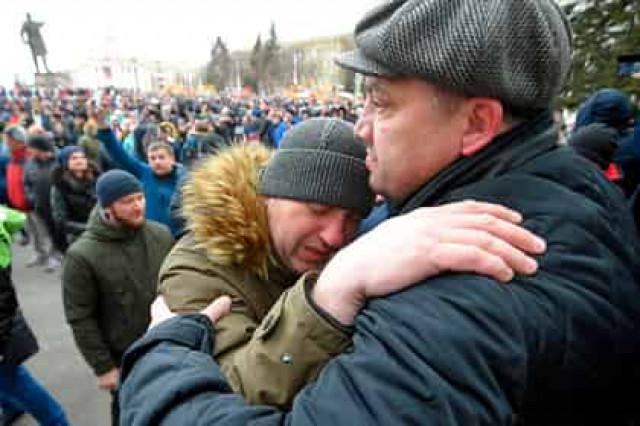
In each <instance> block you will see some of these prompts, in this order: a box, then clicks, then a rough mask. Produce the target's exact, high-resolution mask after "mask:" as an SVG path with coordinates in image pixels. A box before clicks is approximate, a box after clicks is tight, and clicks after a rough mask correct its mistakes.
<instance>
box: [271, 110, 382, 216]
mask: <svg viewBox="0 0 640 426" xmlns="http://www.w3.org/2000/svg"><path fill="white" fill-rule="evenodd" d="M353 130H354V129H353V125H352V124H350V123H348V122H346V121H342V120H338V119H328V118H318V119H313V120H308V121H304V122H302V123H300V124H297V125H296V126H294V127H293V128H292V129H291V130H289V131H288V132H287V134H286V135H285V136H284V138H283V140H282V144H281V145H280V148H279V149H278V150H277V151H276V152H275V153H274V154H273V156H272V157H271V159H270V160H269V162H268V163H267V166H266V168H265V169H264V170H263V171H262V174H261V176H260V184H259V193H260V194H262V195H266V196H270V197H275V198H287V199H291V200H298V201H305V202H311V203H318V204H325V205H330V206H335V207H341V208H344V209H347V210H350V211H355V212H357V213H360V214H361V215H363V216H366V215H367V214H369V211H370V210H371V207H372V205H373V201H374V195H373V192H372V191H371V189H370V188H369V172H368V170H367V167H366V163H365V159H366V156H367V151H366V147H365V145H364V143H363V142H362V141H360V140H359V139H357V138H356V136H355V135H354V131H353Z"/></svg>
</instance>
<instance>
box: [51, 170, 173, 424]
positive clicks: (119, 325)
mask: <svg viewBox="0 0 640 426" xmlns="http://www.w3.org/2000/svg"><path fill="white" fill-rule="evenodd" d="M96 194H97V198H98V206H97V207H96V208H95V209H94V211H93V213H92V214H91V216H90V218H89V222H88V223H87V229H86V231H85V232H84V233H83V234H82V235H81V236H80V238H78V239H77V240H76V241H75V242H74V243H73V244H72V245H71V247H70V248H69V250H68V251H67V254H66V256H65V259H64V265H63V271H62V285H63V301H64V310H65V316H66V319H67V322H68V323H69V326H70V327H71V330H72V331H73V337H74V339H75V342H76V345H77V346H78V349H79V350H80V353H81V354H82V355H83V357H84V359H85V360H86V361H87V363H88V364H89V366H90V367H91V369H92V370H93V371H94V373H95V375H96V377H97V380H98V383H97V386H98V388H100V389H102V390H107V391H113V390H114V389H115V387H116V384H117V382H118V374H119V373H118V371H119V367H120V360H121V357H122V354H123V353H124V350H125V349H126V348H127V347H128V346H129V345H130V344H131V343H132V342H133V341H135V340H136V339H137V338H138V337H140V336H141V335H142V334H144V332H145V330H146V327H147V325H148V322H149V314H148V312H149V306H150V305H151V302H152V301H153V298H154V296H155V294H156V279H157V276H158V271H159V270H160V265H161V264H162V261H163V260H164V258H165V256H166V255H167V253H168V252H169V250H170V249H171V247H172V245H173V239H172V238H171V234H170V233H169V230H168V229H167V228H166V227H165V226H164V225H161V224H159V223H156V222H153V221H151V220H145V214H144V207H145V199H144V193H143V188H142V185H141V184H140V181H139V180H138V179H137V178H136V177H135V176H133V175H132V174H130V173H128V172H125V171H122V170H111V171H109V172H106V173H104V174H102V175H101V176H100V177H99V178H98V181H97V183H96ZM115 415H116V416H117V414H115Z"/></svg>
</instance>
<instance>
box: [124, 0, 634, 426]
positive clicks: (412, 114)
mask: <svg viewBox="0 0 640 426" xmlns="http://www.w3.org/2000/svg"><path fill="white" fill-rule="evenodd" d="M355 38H356V47H357V49H356V50H355V51H354V52H350V53H347V54H345V55H343V56H340V57H339V58H338V59H337V62H338V64H339V65H341V66H343V67H345V68H348V69H351V70H354V71H356V72H359V73H362V74H364V75H365V76H366V89H367V90H366V94H367V97H366V103H365V112H364V115H363V116H362V117H361V118H360V121H359V122H358V124H357V125H356V133H357V135H358V136H360V138H362V139H363V140H364V141H365V142H366V144H367V148H368V153H367V159H366V164H367V168H368V170H369V171H370V177H369V183H370V185H371V187H372V189H373V190H374V192H376V193H378V194H381V195H383V196H384V197H385V198H386V199H387V200H388V202H389V206H387V207H388V212H389V214H390V216H398V217H394V218H390V219H388V220H387V221H386V222H383V223H381V224H380V225H379V226H378V227H376V228H375V229H373V230H372V231H371V232H370V233H369V234H367V235H364V236H363V237H361V238H360V239H359V240H356V242H355V243H354V244H352V245H350V246H349V247H347V248H346V249H344V250H343V251H342V252H340V253H339V254H338V255H337V256H336V257H335V258H334V260H332V261H331V262H329V264H328V265H327V266H326V268H325V269H324V270H323V272H322V273H321V274H320V275H319V276H318V278H317V279H316V280H315V281H314V282H312V283H310V284H309V285H310V287H311V290H310V293H311V298H312V299H313V301H314V303H315V305H316V306H317V307H318V309H320V310H322V311H323V312H324V313H325V314H327V315H328V316H329V317H331V318H333V319H334V320H335V321H338V322H339V323H340V324H342V325H343V326H351V327H354V335H353V338H352V339H353V342H354V345H353V348H352V350H350V351H347V352H345V353H343V354H342V355H339V356H338V357H336V358H335V359H333V360H332V361H331V362H329V364H327V366H326V367H325V368H324V369H323V370H322V371H321V373H320V375H319V377H318V380H317V381H316V382H315V383H314V384H311V385H309V386H307V387H305V388H304V389H303V390H302V391H301V392H300V393H299V394H298V396H297V397H296V399H295V400H294V403H293V404H292V407H291V409H290V410H287V411H282V410H278V409H277V408H275V407H268V406H267V407H265V406H259V407H256V406H250V405H247V404H246V402H245V401H243V400H242V399H241V398H239V397H237V396H235V397H234V396H231V395H229V394H230V389H229V387H228V385H227V384H226V381H225V379H224V375H223V374H222V373H221V371H220V369H219V367H218V366H217V365H216V364H215V363H213V362H212V361H211V358H210V356H208V355H207V353H206V350H205V349H203V348H207V347H208V345H209V344H210V343H211V340H214V339H215V335H214V334H213V333H212V332H211V321H213V322H215V321H217V320H218V319H219V318H220V317H221V316H222V315H224V313H225V312H226V310H227V309H228V303H229V302H228V300H225V299H224V298H221V299H219V300H218V301H216V302H214V304H212V305H210V306H209V307H208V308H207V309H205V310H204V311H203V313H204V315H193V316H183V317H176V318H171V319H169V320H167V321H165V322H162V323H160V324H159V325H157V326H156V327H155V328H153V329H152V330H151V331H150V332H149V333H148V334H147V335H146V336H145V338H144V339H142V340H141V341H139V342H137V343H136V344H135V345H134V346H133V347H132V350H131V351H130V352H128V354H127V355H126V356H125V359H124V362H123V377H124V381H123V385H122V393H121V402H122V404H123V409H124V410H127V409H128V408H129V407H133V406H136V398H137V397H139V396H141V395H142V393H143V392H144V391H148V392H149V391H150V390H151V389H154V390H156V391H158V390H160V389H162V388H161V386H162V384H164V383H166V382H167V380H168V378H169V377H171V378H173V377H176V374H175V369H176V368H179V369H180V371H181V375H180V377H181V378H183V380H180V381H176V382H173V383H172V385H171V386H170V388H169V389H163V392H161V393H158V392H155V393H154V395H153V396H150V395H149V394H147V398H148V401H150V404H152V405H151V406H148V407H147V408H148V410H147V411H145V412H142V410H138V411H137V412H135V413H134V412H130V413H129V414H130V415H131V417H130V418H131V419H134V420H135V424H151V423H153V422H162V423H163V424H189V423H196V422H202V423H206V424H243V425H250V424H261V425H276V424H278V425H280V424H291V425H312V424H313V425H343V424H344V425H374V424H379V425H404V424H407V425H417V424H420V425H432V424H443V425H444V424H446V425H449V424H452V425H453V424H456V425H471V424H474V425H475V424H478V425H512V424H533V425H604V424H606V425H629V424H633V423H632V421H631V418H632V417H633V411H634V409H635V405H637V404H636V401H635V398H636V396H635V394H636V392H635V391H634V390H633V389H632V388H631V385H635V383H637V380H638V376H639V374H638V369H639V363H638V359H640V289H639V288H638V285H637V283H638V282H639V279H640V264H639V263H638V261H637V253H638V250H639V249H640V247H639V244H638V241H637V237H636V235H637V232H636V230H635V227H634V223H633V220H632V217H631V215H630V212H629V211H628V209H627V207H626V205H625V203H624V200H623V198H622V196H621V195H620V194H619V193H618V191H617V190H616V189H615V188H614V187H612V185H611V184H610V183H609V182H607V180H606V177H605V176H603V174H602V173H601V172H600V171H599V170H597V168H596V167H595V166H594V165H593V164H591V163H590V162H589V161H588V160H586V159H584V158H581V157H580V156H578V155H576V154H575V153H574V152H572V151H571V149H569V148H567V147H561V146H559V145H558V133H557V129H556V128H555V127H554V123H553V118H552V114H551V107H552V103H553V101H554V99H555V97H556V95H557V94H558V93H559V91H560V88H561V86H562V84H563V82H564V80H565V78H566V75H567V73H568V71H569V64H570V56H571V31H570V28H569V25H568V23H567V20H566V18H565V16H564V15H563V14H562V12H561V10H560V9H559V7H558V6H557V5H556V3H555V2H554V1H552V0H487V1H477V0H404V1H402V0H398V1H390V2H385V3H384V4H382V5H380V6H379V7H378V8H376V9H374V10H373V11H371V12H370V13H368V14H367V15H366V16H365V17H364V18H363V20H362V21H360V23H359V24H358V25H357V27H356V31H355ZM469 199H471V200H476V201H489V202H494V203H500V204H503V205H505V206H507V207H510V208H513V209H515V210H517V211H519V212H521V213H522V215H523V218H524V222H523V224H524V226H525V227H526V228H528V229H529V230H532V231H534V232H535V233H536V234H538V235H541V236H542V237H543V238H544V239H545V240H546V251H545V252H544V254H542V255H540V256H539V257H538V259H537V267H538V269H537V273H536V274H534V275H532V276H523V275H519V274H518V275H516V276H515V277H514V279H513V280H511V282H509V283H508V284H507V285H500V284H499V283H498V282H496V280H495V279H493V278H490V277H487V276H483V275H479V274H473V273H466V274H462V273H444V274H440V275H438V276H435V277H431V278H429V279H427V280H423V279H422V278H423V277H421V276H419V275H418V274H417V272H416V271H417V266H418V265H417V264H411V263H409V264H407V267H406V268H405V269H404V270H403V271H401V273H400V272H397V271H396V275H395V276H391V277H389V276H386V275H384V274H381V271H382V272H384V268H364V267H363V266H364V265H366V264H367V261H370V260H371V259H372V258H374V257H375V256H376V253H375V252H372V251H366V250H364V249H365V248H366V242H367V240H371V239H374V238H377V237H380V238H381V237H382V236H384V232H383V231H385V230H386V229H389V228H388V226H389V223H390V222H392V223H395V224H397V223H400V221H402V220H403V219H404V220H406V222H404V223H405V224H406V226H407V228H408V229H411V227H417V226H418V225H417V222H410V221H409V220H408V218H410V217H411V215H412V214H415V213H416V211H417V210H416V209H418V208H419V207H428V206H436V205H441V204H443V203H448V202H452V201H457V200H469ZM394 221H395V222H394ZM436 226H437V225H436ZM396 231H397V233H399V230H396ZM407 232H408V231H407ZM476 237H478V238H480V235H477V236H476ZM381 241H383V243H382V244H381V247H385V248H386V249H387V250H385V252H384V255H385V256H384V257H383V256H381V257H380V262H381V263H382V264H385V263H386V262H387V261H388V260H390V259H393V258H394V256H395V255H394V253H395V252H396V251H398V247H396V246H393V245H392V241H393V240H392V238H391V236H390V235H387V239H386V240H384V239H381ZM385 241H386V246H385ZM372 271H373V272H372ZM371 273H375V274H377V275H378V276H379V277H380V279H381V281H382V282H384V283H386V284H388V283H389V282H393V281H394V280H395V281H398V282H400V281H402V280H403V279H406V278H409V279H411V278H412V279H413V281H414V284H415V285H413V286H411V287H409V288H408V289H405V290H404V291H399V292H397V293H395V294H393V295H390V296H384V297H380V298H377V299H369V300H368V302H367V303H366V305H365V306H364V307H363V304H364V302H365V300H367V296H370V295H371V294H376V293H375V292H366V291H364V290H363V288H364V287H363V286H362V285H361V283H363V282H366V281H368V280H370V279H371ZM363 292H364V293H363ZM178 335H179V336H180V337H178ZM169 354H172V355H173V357H170V356H168V355H169ZM159 364H161V365H162V368H160V367H159ZM162 369H164V370H165V371H170V373H166V374H165V375H162V374H157V373H158V371H160V370H162ZM196 375H197V380H194V379H193V378H194V377H196ZM188 378H192V380H188ZM185 394H188V395H189V398H182V399H178V398H177V397H171V396H175V395H185ZM138 406H139V405H138ZM195 416H197V417H195Z"/></svg>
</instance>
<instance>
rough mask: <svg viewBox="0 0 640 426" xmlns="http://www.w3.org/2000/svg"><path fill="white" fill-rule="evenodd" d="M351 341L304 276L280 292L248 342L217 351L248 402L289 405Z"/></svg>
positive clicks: (228, 376)
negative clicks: (319, 307)
mask: <svg viewBox="0 0 640 426" xmlns="http://www.w3.org/2000/svg"><path fill="white" fill-rule="evenodd" d="M350 343H351V339H350V333H349V332H348V331H347V330H345V329H340V328H338V327H337V326H336V325H334V324H332V323H330V322H329V321H328V320H326V319H325V318H324V317H323V316H322V315H320V314H319V313H318V312H317V311H316V310H315V309H314V307H313V306H311V305H310V303H309V299H308V297H307V291H306V285H305V279H304V278H301V279H300V280H299V281H298V282H297V283H296V284H295V285H294V286H293V287H292V288H290V289H289V290H287V291H286V292H284V293H283V294H282V295H281V296H280V298H279V299H278V301H277V302H276V303H275V304H274V305H273V307H272V308H271V310H270V312H269V313H268V314H267V315H266V317H265V318H264V320H263V321H262V322H261V324H260V325H259V326H258V327H257V329H256V330H255V332H254V333H253V335H252V336H251V338H250V340H249V341H248V342H246V343H245V344H243V345H241V346H238V347H236V348H235V349H230V350H227V351H222V352H220V351H218V353H217V360H218V362H219V364H220V365H221V367H222V369H223V371H224V372H225V375H226V376H227V379H228V380H229V383H230V384H231V387H232V388H233V389H234V391H236V392H238V393H241V394H243V395H244V397H245V400H246V401H247V402H248V403H250V404H267V405H277V406H281V407H286V406H289V405H291V403H292V402H293V399H294V397H295V396H296V394H297V393H298V391H299V390H300V389H301V388H302V387H304V386H305V385H306V384H307V383H309V382H311V381H314V380H315V379H316V378H317V376H318V373H319V371H320V370H321V368H322V367H323V366H324V365H325V364H326V363H327V362H328V361H329V360H330V359H331V358H333V357H335V356H336V355H338V354H340V353H341V352H343V351H344V350H345V349H346V348H347V347H348V346H349V345H350Z"/></svg>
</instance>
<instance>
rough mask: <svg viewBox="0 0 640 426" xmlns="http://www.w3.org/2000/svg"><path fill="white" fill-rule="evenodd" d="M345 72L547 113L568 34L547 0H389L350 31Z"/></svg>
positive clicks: (567, 51)
mask: <svg viewBox="0 0 640 426" xmlns="http://www.w3.org/2000/svg"><path fill="white" fill-rule="evenodd" d="M355 42H356V47H357V49H356V50H354V51H351V52H346V53H344V54H342V55H340V56H338V57H337V58H336V63H337V64H338V65H340V66H342V67H344V68H347V69H350V70H352V71H355V72H358V73H361V74H365V75H372V76H379V77H402V76H414V77H419V78H423V79H425V80H427V81H429V82H432V83H433V84H435V85H437V86H440V87H444V88H448V89H450V90H454V91H456V92H458V93H461V94H464V95H467V96H477V97H489V98H494V99H499V100H501V101H502V102H503V103H504V104H505V105H506V106H508V107H509V108H511V109H512V110H513V112H534V111H535V110H540V109H545V108H548V107H549V106H550V105H551V103H552V101H553V99H554V98H555V96H556V95H557V94H558V93H559V91H560V89H561V87H562V84H563V82H564V79H565V78H566V75H567V74H568V72H569V68H570V64H571V28H570V26H569V23H568V21H567V19H566V17H565V16H564V14H563V13H562V11H561V10H560V8H559V7H558V5H557V4H556V3H555V1H554V0H485V1H478V0H395V1H389V2H385V3H384V4H382V5H380V6H378V7H377V8H375V9H374V10H372V11H371V12H369V13H368V14H367V15H366V16H365V17H364V18H363V19H362V20H361V21H360V22H359V23H358V25H357V26H356V29H355Z"/></svg>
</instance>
